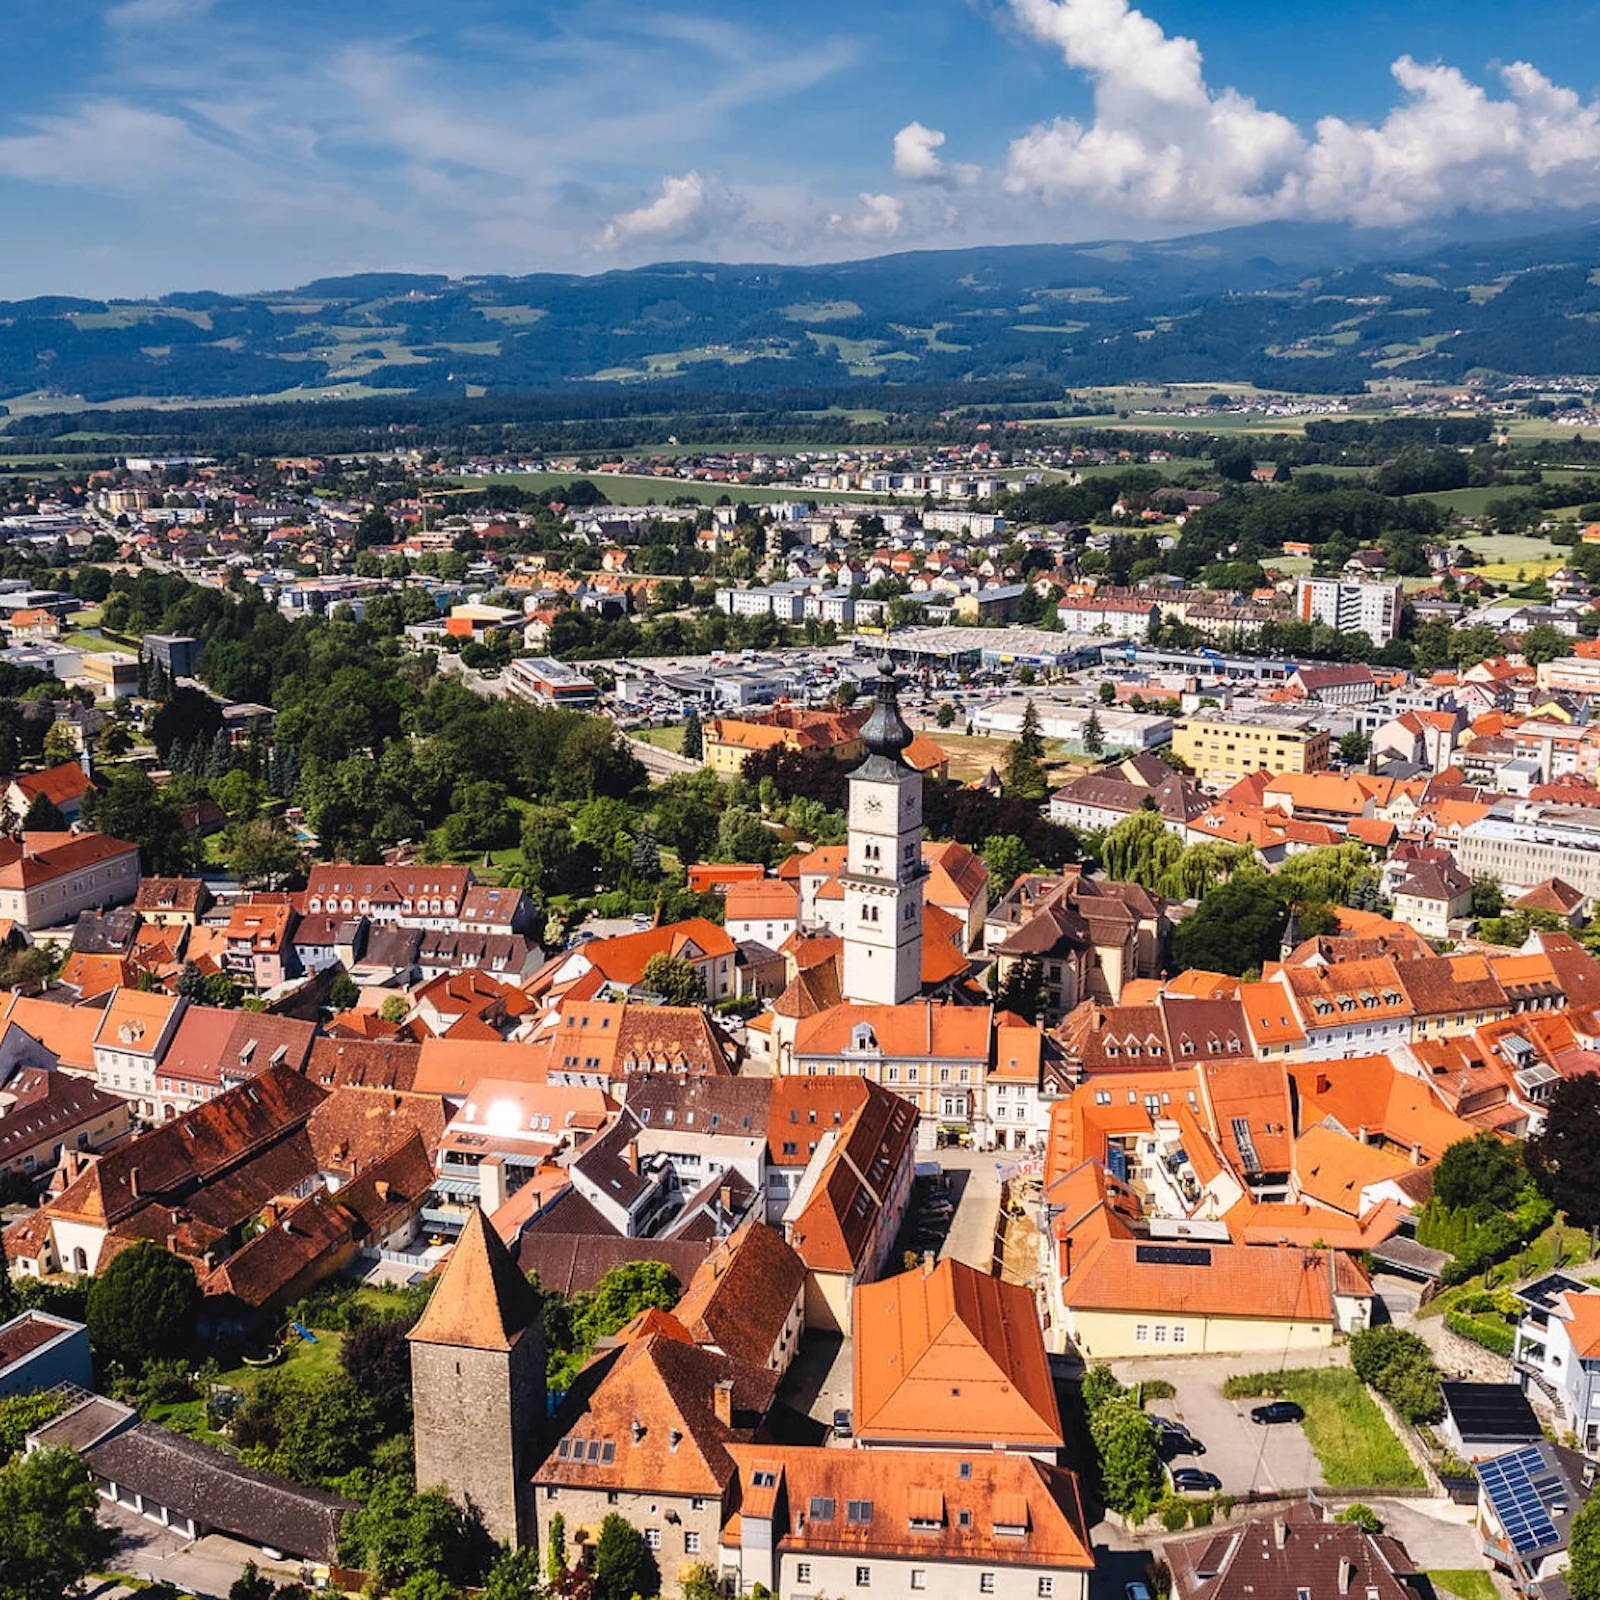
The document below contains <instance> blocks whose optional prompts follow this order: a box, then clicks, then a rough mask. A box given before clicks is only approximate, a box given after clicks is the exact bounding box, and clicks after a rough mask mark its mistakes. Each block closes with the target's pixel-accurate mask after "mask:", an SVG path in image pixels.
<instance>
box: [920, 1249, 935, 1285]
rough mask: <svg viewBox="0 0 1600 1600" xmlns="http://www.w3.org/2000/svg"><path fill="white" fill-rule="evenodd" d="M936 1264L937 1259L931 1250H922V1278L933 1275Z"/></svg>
mask: <svg viewBox="0 0 1600 1600" xmlns="http://www.w3.org/2000/svg"><path fill="white" fill-rule="evenodd" d="M936 1265H937V1261H936V1258H935V1256H934V1253H933V1251H931V1250H924V1251H923V1252H922V1276H923V1277H924V1278H931V1277H932V1276H933V1269H934V1267H935V1266H936Z"/></svg>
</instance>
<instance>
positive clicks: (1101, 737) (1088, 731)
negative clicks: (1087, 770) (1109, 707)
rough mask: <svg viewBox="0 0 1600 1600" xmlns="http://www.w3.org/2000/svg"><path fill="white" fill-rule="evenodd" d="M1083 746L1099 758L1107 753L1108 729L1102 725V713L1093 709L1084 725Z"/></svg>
mask: <svg viewBox="0 0 1600 1600" xmlns="http://www.w3.org/2000/svg"><path fill="white" fill-rule="evenodd" d="M1083 748H1084V749H1085V750H1087V751H1088V752H1089V754H1090V755H1092V756H1094V757H1095V758H1096V759H1097V760H1098V759H1099V757H1101V756H1103V755H1104V754H1105V753H1106V730H1105V729H1104V728H1103V727H1102V726H1101V725H1100V713H1099V712H1098V711H1091V712H1090V713H1089V720H1088V721H1087V722H1086V723H1084V725H1083Z"/></svg>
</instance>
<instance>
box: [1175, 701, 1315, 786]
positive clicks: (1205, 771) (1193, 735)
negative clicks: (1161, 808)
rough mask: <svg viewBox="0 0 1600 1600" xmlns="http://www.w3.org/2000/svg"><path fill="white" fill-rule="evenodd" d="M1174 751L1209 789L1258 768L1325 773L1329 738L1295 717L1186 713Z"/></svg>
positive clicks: (1178, 727) (1224, 784)
mask: <svg viewBox="0 0 1600 1600" xmlns="http://www.w3.org/2000/svg"><path fill="white" fill-rule="evenodd" d="M1172 753H1173V754H1174V755H1175V756H1176V757H1177V758H1178V759H1179V760H1180V761H1182V762H1183V764H1184V765H1185V766H1186V767H1188V768H1189V769H1190V770H1191V771H1192V772H1193V773H1194V775H1195V778H1196V780H1197V781H1198V782H1199V783H1201V784H1202V785H1204V786H1205V787H1206V788H1208V789H1228V788H1231V787H1232V786H1233V785H1234V784H1236V783H1237V782H1238V781H1239V780H1240V779H1241V778H1246V777H1248V776H1249V775H1250V774H1251V773H1252V772H1320V771H1321V770H1322V769H1323V768H1324V767H1326V766H1327V765H1328V757H1329V736H1328V732H1327V730H1326V729H1325V728H1314V727H1313V726H1312V725H1311V723H1310V722H1309V721H1307V720H1304V719H1300V718H1295V719H1290V718H1283V719H1274V720H1272V721H1266V720H1261V721H1257V720H1254V719H1252V718H1249V717H1245V716H1237V715H1230V714H1228V713H1225V712H1217V713H1214V714H1213V715H1210V716H1195V717H1185V718H1184V719H1183V721H1182V722H1179V723H1176V724H1175V725H1174V726H1173V729H1172Z"/></svg>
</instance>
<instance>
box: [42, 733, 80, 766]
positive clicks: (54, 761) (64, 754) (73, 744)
mask: <svg viewBox="0 0 1600 1600" xmlns="http://www.w3.org/2000/svg"><path fill="white" fill-rule="evenodd" d="M43 758H44V764H45V765H46V766H47V767H64V766H66V765H67V763H68V762H72V761H76V760H77V759H78V741H77V739H76V738H74V737H73V734H72V731H71V729H69V728H68V727H67V726H66V725H65V724H64V723H60V722H56V723H52V724H51V727H50V731H49V732H48V733H47V734H45V736H44V750H43Z"/></svg>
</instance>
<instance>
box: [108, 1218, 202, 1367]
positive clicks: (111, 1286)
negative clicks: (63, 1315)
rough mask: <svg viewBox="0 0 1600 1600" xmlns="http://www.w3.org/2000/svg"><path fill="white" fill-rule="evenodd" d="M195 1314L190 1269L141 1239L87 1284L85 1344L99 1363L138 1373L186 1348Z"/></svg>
mask: <svg viewBox="0 0 1600 1600" xmlns="http://www.w3.org/2000/svg"><path fill="white" fill-rule="evenodd" d="M199 1309H200V1285H199V1284H198V1283H197V1282H196V1281H195V1276H194V1269H193V1268H192V1267H191V1266H189V1264H188V1263H187V1262H185V1261H181V1260H179V1258H178V1257H177V1256H175V1255H174V1254H173V1253H172V1252H171V1251H170V1250H163V1249H162V1248H161V1246H160V1245H157V1244H152V1243H150V1242H149V1241H148V1240H145V1239H141V1240H139V1241H138V1242H137V1243H135V1244H131V1245H129V1246H128V1248H127V1249H125V1250H122V1251H119V1252H118V1253H117V1255H116V1256H115V1257H114V1258H113V1259H112V1261H111V1264H110V1266H108V1267H107V1268H106V1269H105V1271H104V1272H102V1273H100V1275H99V1276H98V1277H96V1278H95V1280H94V1282H93V1283H92V1284H91V1285H90V1287H89V1306H88V1323H89V1340H90V1343H91V1344H92V1345H93V1346H94V1350H95V1354H96V1355H97V1356H98V1357H99V1358H100V1360H102V1361H116V1362H119V1363H121V1365H122V1366H123V1367H125V1368H126V1369H127V1370H128V1371H129V1372H138V1371H140V1370H141V1369H142V1368H143V1367H144V1364H145V1363H146V1362H147V1361H149V1360H150V1359H151V1358H152V1357H155V1356H170V1355H175V1354H181V1353H182V1352H183V1351H185V1350H186V1349H188V1347H189V1344H190V1341H191V1340H192V1338H193V1336H194V1323H195V1315H196V1313H197V1312H198V1311H199Z"/></svg>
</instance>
